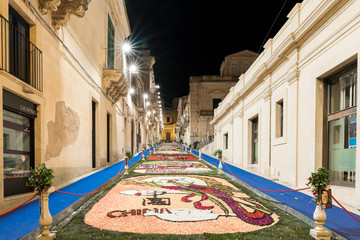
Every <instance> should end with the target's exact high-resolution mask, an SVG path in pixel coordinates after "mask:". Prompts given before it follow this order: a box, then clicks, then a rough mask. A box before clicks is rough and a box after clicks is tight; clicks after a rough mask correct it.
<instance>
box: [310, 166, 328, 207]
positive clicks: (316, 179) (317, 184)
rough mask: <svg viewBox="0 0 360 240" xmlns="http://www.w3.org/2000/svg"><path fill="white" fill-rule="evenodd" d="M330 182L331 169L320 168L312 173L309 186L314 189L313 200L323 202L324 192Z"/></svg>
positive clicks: (318, 202) (317, 202)
mask: <svg viewBox="0 0 360 240" xmlns="http://www.w3.org/2000/svg"><path fill="white" fill-rule="evenodd" d="M329 184H330V169H325V168H319V169H318V171H317V172H315V173H311V177H309V178H308V183H307V184H306V185H307V186H310V187H311V189H312V191H311V192H312V194H313V196H314V197H313V200H314V201H315V202H316V204H318V205H319V204H320V203H321V197H322V192H323V191H325V190H327V188H328V186H329Z"/></svg>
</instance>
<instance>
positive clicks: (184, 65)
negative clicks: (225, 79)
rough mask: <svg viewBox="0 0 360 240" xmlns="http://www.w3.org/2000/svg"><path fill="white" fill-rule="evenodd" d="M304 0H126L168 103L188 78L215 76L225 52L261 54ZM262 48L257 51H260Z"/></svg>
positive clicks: (136, 36) (134, 37) (136, 38)
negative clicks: (264, 46)
mask: <svg viewBox="0 0 360 240" xmlns="http://www.w3.org/2000/svg"><path fill="white" fill-rule="evenodd" d="M301 1H302V0H273V1H255V0H247V1H244V0H125V2H126V6H127V11H128V16H129V20H130V26H131V31H132V34H131V36H130V39H131V41H132V42H133V43H134V44H135V45H136V48H138V49H150V51H151V55H152V56H154V57H155V61H156V64H155V65H154V73H155V81H156V83H157V84H159V85H160V91H161V94H162V97H163V99H164V100H165V102H166V103H171V99H172V98H173V97H180V96H184V95H187V94H188V91H189V77H190V76H202V75H219V74H220V65H221V62H222V61H223V59H224V57H225V56H226V55H229V54H232V53H235V52H239V51H241V50H244V49H249V50H252V51H255V52H259V53H261V51H262V47H261V46H262V45H263V43H264V40H265V37H266V35H267V34H268V32H269V30H270V28H271V26H272V25H273V23H274V21H275V19H276V17H277V16H278V14H279V12H280V9H281V8H282V7H283V9H282V11H281V13H280V15H279V17H278V19H277V20H276V22H275V24H274V26H273V28H272V30H271V31H270V33H269V35H268V36H267V37H266V40H265V42H266V41H267V39H269V38H271V37H274V36H275V34H276V33H277V32H278V31H279V29H280V28H281V27H282V26H283V24H284V23H285V22H286V20H287V17H286V16H287V15H288V13H289V12H290V11H291V9H292V8H293V7H294V6H295V4H296V3H297V2H301ZM259 49H260V50H259Z"/></svg>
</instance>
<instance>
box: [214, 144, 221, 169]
mask: <svg viewBox="0 0 360 240" xmlns="http://www.w3.org/2000/svg"><path fill="white" fill-rule="evenodd" d="M214 156H215V157H217V158H218V159H219V167H218V168H219V174H222V173H223V171H222V157H223V155H222V150H221V149H218V150H216V151H215V152H214Z"/></svg>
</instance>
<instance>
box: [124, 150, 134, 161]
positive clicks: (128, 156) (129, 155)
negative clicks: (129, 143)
mask: <svg viewBox="0 0 360 240" xmlns="http://www.w3.org/2000/svg"><path fill="white" fill-rule="evenodd" d="M125 156H126V158H127V159H128V160H130V159H132V157H133V155H132V153H131V152H130V151H129V150H126V151H125Z"/></svg>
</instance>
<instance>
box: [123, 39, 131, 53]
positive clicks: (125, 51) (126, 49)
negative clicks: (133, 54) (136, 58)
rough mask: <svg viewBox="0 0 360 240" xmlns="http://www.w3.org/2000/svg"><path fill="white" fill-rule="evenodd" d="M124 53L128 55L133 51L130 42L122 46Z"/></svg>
mask: <svg viewBox="0 0 360 240" xmlns="http://www.w3.org/2000/svg"><path fill="white" fill-rule="evenodd" d="M122 51H123V52H124V53H128V52H130V51H131V45H130V44H129V43H128V42H124V43H123V45H122Z"/></svg>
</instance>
